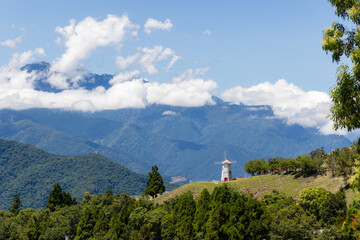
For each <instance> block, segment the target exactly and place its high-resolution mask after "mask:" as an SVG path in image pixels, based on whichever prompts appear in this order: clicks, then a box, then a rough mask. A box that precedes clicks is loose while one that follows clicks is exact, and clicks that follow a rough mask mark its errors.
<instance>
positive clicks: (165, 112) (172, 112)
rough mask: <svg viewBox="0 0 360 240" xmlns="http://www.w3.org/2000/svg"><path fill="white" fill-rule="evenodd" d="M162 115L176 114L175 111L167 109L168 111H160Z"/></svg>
mask: <svg viewBox="0 0 360 240" xmlns="http://www.w3.org/2000/svg"><path fill="white" fill-rule="evenodd" d="M162 115H164V116H166V115H170V116H175V115H177V113H176V112H174V111H170V110H168V111H164V112H163V113H162Z"/></svg>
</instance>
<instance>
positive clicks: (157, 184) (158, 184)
mask: <svg viewBox="0 0 360 240" xmlns="http://www.w3.org/2000/svg"><path fill="white" fill-rule="evenodd" d="M151 170H152V171H151V172H149V179H148V181H147V182H146V185H147V187H146V189H145V194H147V195H150V196H151V197H153V198H155V197H156V196H157V195H158V194H162V193H163V192H165V185H164V182H163V179H162V177H161V175H160V173H159V172H158V170H159V169H158V167H157V166H156V165H154V166H152V169H151Z"/></svg>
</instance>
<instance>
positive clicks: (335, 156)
mask: <svg viewBox="0 0 360 240" xmlns="http://www.w3.org/2000/svg"><path fill="white" fill-rule="evenodd" d="M359 157H360V154H359V147H358V146H357V145H354V146H352V147H349V148H346V147H345V148H343V149H341V150H340V149H335V150H333V151H332V152H330V153H325V152H324V148H319V149H316V150H314V151H312V152H310V154H306V155H304V156H298V157H297V158H269V159H268V160H267V161H265V159H255V160H250V161H248V162H246V163H245V171H246V172H247V173H250V174H251V175H252V176H254V175H255V174H256V175H262V174H273V173H304V174H317V173H319V174H322V173H327V172H330V173H331V174H332V176H333V177H335V176H342V177H344V179H345V180H346V179H347V178H348V177H349V176H351V175H353V174H354V167H355V166H357V164H358V163H357V159H358V158H359Z"/></svg>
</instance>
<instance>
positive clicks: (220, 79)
mask: <svg viewBox="0 0 360 240" xmlns="http://www.w3.org/2000/svg"><path fill="white" fill-rule="evenodd" d="M109 14H110V15H112V16H116V17H117V18H118V19H117V21H123V19H122V20H120V18H122V17H124V16H127V18H128V20H129V21H130V22H131V24H132V25H133V27H132V28H131V31H132V32H131V33H129V34H127V35H125V36H122V37H120V36H119V37H118V38H117V40H114V41H110V40H109V43H108V44H104V45H101V46H99V45H97V46H93V47H89V48H88V51H87V52H86V53H85V52H83V53H82V54H84V56H83V57H82V58H79V59H77V60H74V61H72V62H71V61H70V63H69V64H70V65H71V64H73V65H76V66H74V68H82V72H84V71H89V72H95V73H100V74H101V73H110V74H114V75H117V74H119V73H120V74H123V75H120V78H121V79H124V75H125V73H126V72H128V73H129V74H130V73H134V74H133V75H137V76H141V77H144V78H146V79H148V80H149V81H151V82H154V84H155V83H156V84H155V85H156V86H152V87H154V88H155V90H154V91H153V90H151V91H153V92H152V93H151V94H150V93H148V92H146V93H145V94H147V95H146V96H145V97H144V96H142V95H141V96H142V97H141V99H140V100H139V99H137V98H136V99H135V100H136V101H138V103H136V104H135V103H134V102H131V104H128V105H127V104H125V102H129V101H130V100H129V99H130V98H132V95H131V94H130V93H129V91H127V90H126V91H125V92H126V93H127V95H126V99H125V97H124V99H117V100H115V101H118V104H119V105H111V106H109V105H106V106H105V105H104V104H103V105H101V104H98V103H94V102H91V101H92V100H91V98H90V97H88V94H89V93H88V92H87V93H84V92H81V93H79V91H78V90H77V91H76V92H72V93H73V95H71V96H75V95H76V96H78V97H73V98H74V100H73V101H69V103H63V104H59V105H56V104H54V106H48V105H46V104H44V103H41V104H40V105H37V103H38V102H42V101H45V100H39V99H37V98H33V95H34V96H35V95H37V96H38V95H39V94H42V93H38V92H33V95H32V97H31V98H30V97H29V99H30V100H28V101H27V103H25V102H24V101H23V102H21V101H22V100H19V99H24V97H23V96H24V95H23V94H25V93H24V92H23V91H20V90H19V87H15V88H14V87H12V90H11V91H10V90H9V91H8V92H7V93H6V94H5V93H3V94H2V95H3V96H7V97H9V92H11V94H12V93H13V92H14V91H15V90H14V89H17V90H16V91H18V90H19V91H18V94H19V95H18V96H21V97H18V98H17V99H14V100H13V102H10V103H9V102H6V101H5V100H4V99H5V98H3V99H1V96H2V95H1V92H0V107H13V106H16V107H14V108H17V109H22V108H28V107H58V108H73V107H72V106H74V104H75V101H76V103H78V102H80V104H79V105H76V106H80V107H79V108H80V110H88V109H90V110H101V109H116V108H121V107H143V106H144V104H145V105H146V104H150V103H164V104H169V105H181V106H198V105H203V104H208V103H211V99H209V98H208V96H205V95H206V94H210V95H217V96H220V97H222V98H224V99H225V100H228V101H231V102H234V103H240V102H243V103H246V104H268V105H270V106H272V107H273V109H274V111H275V114H276V115H277V116H279V117H283V118H285V119H286V121H288V123H289V124H292V123H299V124H302V125H304V126H311V127H317V128H318V129H319V130H320V131H322V132H323V133H329V132H331V130H330V127H329V126H330V125H329V120H323V119H322V118H323V117H324V116H326V114H327V113H328V107H329V97H328V95H327V94H328V91H329V88H330V87H332V86H333V85H334V84H335V73H336V68H337V65H336V64H333V63H332V62H331V56H329V55H326V54H325V52H324V51H323V50H322V49H321V44H320V41H321V40H322V30H323V29H324V28H325V27H327V26H330V25H331V23H332V22H333V21H334V20H337V18H336V17H335V14H334V10H333V8H332V7H331V5H330V3H328V1H326V0H302V1H289V0H274V1H268V0H259V1H242V0H237V1H235V0H229V1H205V0H204V1H203V0H199V1H188V0H185V1H136V0H135V1H110V0H104V1H89V0H88V1H68V0H64V1H44V0H43V1H36V0H35V1H16V0H13V1H10V0H3V1H1V2H0V28H1V35H0V42H1V43H2V45H0V65H2V66H3V75H4V76H5V75H6V74H5V72H6V73H7V74H8V76H7V78H9V72H10V70H9V69H10V68H12V67H11V66H10V65H11V64H10V62H11V61H12V59H14V56H15V57H16V54H18V55H17V57H18V58H21V57H19V56H21V54H22V53H24V52H26V51H31V52H30V53H29V54H30V55H31V57H29V56H28V58H27V61H24V63H25V62H29V61H47V62H49V63H51V64H52V65H54V66H55V65H56V64H55V63H59V62H60V63H63V64H64V61H65V60H64V59H62V58H63V54H64V53H65V52H66V51H67V50H69V47H68V45H67V44H70V40H69V39H70V38H68V39H67V38H66V36H65V35H64V34H61V33H60V30H59V29H62V30H64V29H65V27H66V26H70V25H71V24H70V20H71V19H74V20H75V21H76V22H75V23H73V25H74V26H79V25H80V23H81V22H83V23H85V22H86V21H85V19H87V18H89V17H91V19H92V22H93V23H94V22H95V23H100V22H105V21H106V19H108V18H109ZM150 18H152V19H154V20H156V21H158V23H160V24H165V22H166V21H168V22H170V23H171V27H168V28H167V29H162V30H161V29H160V28H156V27H155V28H152V29H151V30H150V31H151V33H146V32H145V30H146V28H145V25H144V24H145V23H146V22H147V21H148V20H149V19H150ZM88 20H89V19H88ZM84 25H85V24H84ZM164 26H165V25H164ZM91 28H92V26H88V28H86V29H87V30H89V31H90V30H91ZM164 28H165V27H164ZM56 29H58V30H56ZM83 29H85V28H83ZM84 31H86V30H84ZM135 31H136V34H133V32H135ZM89 34H90V33H89ZM93 35H94V34H92V36H93ZM72 36H73V35H72ZM84 36H86V33H85V35H84ZM89 38H90V37H89ZM59 39H60V40H61V41H59ZM9 41H12V43H13V45H9V44H7V43H9ZM82 41H83V42H84V43H85V42H86V41H87V38H82ZM93 41H95V40H94V39H93ZM89 44H90V43H89ZM80 45H82V44H80ZM90 45H91V44H90ZM90 45H89V46H90ZM156 46H157V47H161V49H160V50H159V49H158V51H159V52H160V53H159V54H160V55H161V54H165V52H166V51H165V49H168V50H167V53H166V54H165V55H162V56H163V59H161V57H160V55H158V56H157V57H158V58H160V59H158V60H156V61H154V62H152V64H150V66H149V65H146V66H147V67H152V68H153V70H154V68H155V69H156V71H152V70H150V69H149V68H146V69H145V67H144V64H143V65H141V56H145V52H146V51H148V50H149V51H150V50H154V49H155V47H156ZM37 48H38V50H36V49H37ZM39 48H40V49H41V51H40V50H39ZM85 50H86V49H85ZM85 50H84V51H85ZM14 54H15V55H14ZM86 54H87V55H86ZM85 55H86V56H85ZM129 56H134V58H137V60H136V62H135V63H133V64H130V66H127V65H126V67H125V66H124V67H123V68H121V67H119V66H120V65H119V61H120V60H121V59H120V60H119V58H122V59H123V62H124V61H125V60H129V58H128V57H129ZM174 56H176V57H175V59H174ZM62 60H64V61H62ZM117 60H118V61H117ZM172 60H174V63H173V64H170V62H171V61H172ZM17 61H18V63H23V61H20V60H19V59H18V60H17ZM60 63H59V64H58V65H61V64H60ZM169 64H170V65H171V66H170V65H169ZM62 66H64V65H62ZM18 67H19V66H18ZM5 68H6V69H7V70H4V69H5ZM54 69H55V70H56V71H57V72H61V73H62V74H64V76H66V78H73V79H78V78H79V77H80V78H81V74H80V75H79V72H77V73H74V69H71V71H72V73H70V70H69V68H66V69H65V67H62V68H61V69H62V70H60V68H59V67H57V68H56V67H54ZM55 70H54V71H55ZM189 70H190V71H189ZM154 72H156V73H154ZM135 73H137V74H135ZM0 75H1V73H0ZM13 75H15V74H12V76H13ZM130 75H131V74H130ZM185 75H187V76H186V77H185ZM180 76H183V77H182V78H181V79H180V80H174V78H177V77H178V78H179V77H180ZM20 78H21V77H20ZM27 78H28V79H27V80H26V84H28V85H26V84H25V83H24V84H25V85H26V87H25V88H29V84H30V85H31V84H33V83H34V81H36V79H35V78H36V77H35V76H31V80H29V79H30V78H29V76H27ZM4 79H5V77H4ZM14 79H15V78H14ZM49 79H50V77H49ZM54 79H55V77H54ZM189 79H191V81H187V80H189ZM196 79H197V81H195V80H196ZM280 79H283V80H281V81H279V80H280ZM0 80H1V76H0ZM62 80H64V78H62V77H61V76H59V75H56V80H53V82H52V83H55V81H57V84H58V85H57V87H59V88H62V89H63V90H64V91H65V90H68V91H70V90H71V89H73V88H74V86H76V84H75V85H74V84H73V85H67V84H66V83H64V82H63V83H62V85H61V84H60V83H59V81H62ZM19 81H20V80H19ZM76 81H78V80H74V81H73V82H72V83H76ZM121 81H124V80H121ZM179 81H180V82H179ZM182 81H183V82H182ZM184 81H185V82H184ZM14 82H15V80H14ZM114 82H116V81H115V80H114ZM174 82H175V83H176V84H175V85H176V87H175V88H177V89H178V88H181V89H185V90H186V89H187V90H186V91H187V92H186V94H188V93H189V91H192V90H189V89H194V88H196V89H197V88H199V89H200V90H199V91H197V90H195V91H193V92H192V93H191V94H188V97H189V100H188V101H187V100H183V99H181V100H179V96H180V95H183V93H181V92H179V91H178V92H176V94H175V93H174V94H172V93H173V92H172V93H171V94H172V95H171V94H170V91H172V90H169V89H173V88H174ZM118 83H119V84H120V82H118ZM121 84H122V86H120V85H119V86H117V88H115V87H114V89H113V92H116V91H117V90H119V89H120V90H119V91H120V92H116V94H117V95H119V94H121V93H122V89H123V88H124V87H125V84H127V85H130V83H124V82H122V83H121ZM134 84H135V83H134ZM172 84H173V85H172ZM10 85H11V84H10ZM10 85H9V84H8V85H6V88H9V86H10ZM13 85H14V84H12V85H11V86H13ZM25 85H24V86H25ZM60 85H61V87H60ZM127 85H126V86H127ZM54 86H55V85H54ZM136 86H138V85H136ZM30 88H31V87H30ZM135 88H136V87H135V86H131V89H135ZM116 89H117V90H116ZM164 89H165V90H164ZM264 89H266V90H264ZM139 91H140V90H139V88H136V90H134V92H135V93H136V94H138V92H139ZM145 91H147V90H145ZM264 91H265V92H264ZM314 91H315V92H314ZM28 92H29V91H28ZM28 92H27V93H26V94H28ZM130 92H131V91H130ZM164 92H166V93H164ZM198 92H201V94H200V95H196V94H197V93H198ZM288 92H291V93H292V94H293V95H291V94H287V93H288ZM67 93H68V92H67ZM103 93H104V94H107V96H108V95H111V94H112V92H103ZM205 93H206V94H205ZM26 94H25V96H26V97H28V95H29V94H28V95H26ZM64 94H65V93H64ZM91 94H94V93H93V92H92V93H91ZM156 94H160V95H161V94H163V95H164V96H165V95H166V97H168V98H167V99H165V98H166V97H163V98H161V99H160V98H157V97H154V96H153V95H156ZM169 95H171V97H169ZM175 95H177V97H176V96H175ZM195 95H196V96H195ZM210 95H209V96H210ZM294 95H295V97H294ZM66 96H67V97H68V95H66ZM69 96H70V95H69ZM194 96H195V97H194ZM259 96H267V97H264V98H262V97H259ZM273 96H278V97H275V100H274V99H273V98H274V97H273ZM62 97H64V96H62ZM197 97H198V98H197ZM44 98H45V99H48V98H49V96H46V97H44ZM143 98H145V102H146V103H143V102H142V101H143V100H142V99H143ZM154 98H155V100H154ZM34 99H35V100H34ZM194 99H195V100H194ZM196 99H198V101H197V100H196ZM287 99H296V101H295V102H289V104H290V105H299V103H301V104H300V106H298V107H295V109H294V107H293V106H289V104H284V102H288V101H287ZM1 100H3V104H2V101H1ZM135 100H134V101H135ZM30 101H32V102H36V104H35V103H31V104H29V102H30ZM52 101H58V99H52ZM107 101H110V100H109V99H104V102H107ZM139 101H140V103H139ZM84 102H90V105H91V106H88V105H87V103H84ZM26 104H28V105H26ZM66 104H70V105H71V106H70V105H69V106H68V105H66ZM84 105H86V107H84ZM100 105H101V106H100ZM325 105H326V106H325ZM104 106H105V107H104ZM324 109H325V110H324ZM311 112H314V113H319V114H320V115H321V117H320V118H318V117H314V116H310V115H311ZM302 118H304V120H296V119H302ZM321 129H323V130H321Z"/></svg>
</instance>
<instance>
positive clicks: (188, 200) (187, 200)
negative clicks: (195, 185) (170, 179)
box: [173, 192, 196, 240]
mask: <svg viewBox="0 0 360 240" xmlns="http://www.w3.org/2000/svg"><path fill="white" fill-rule="evenodd" d="M195 211H196V202H195V200H194V199H193V196H192V194H191V193H190V192H187V193H184V194H182V195H180V197H179V200H178V202H177V203H176V204H175V206H174V210H173V215H174V221H175V236H176V237H177V238H178V239H184V240H185V239H192V238H193V237H194V230H193V219H194V214H195Z"/></svg>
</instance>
